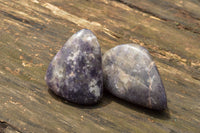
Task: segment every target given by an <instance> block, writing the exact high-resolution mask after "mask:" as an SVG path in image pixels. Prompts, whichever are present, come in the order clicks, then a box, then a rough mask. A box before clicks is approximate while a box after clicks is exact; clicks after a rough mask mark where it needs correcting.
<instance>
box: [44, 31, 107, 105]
mask: <svg viewBox="0 0 200 133" xmlns="http://www.w3.org/2000/svg"><path fill="white" fill-rule="evenodd" d="M102 77H103V74H102V59H101V50H100V46H99V43H98V41H97V38H96V36H95V35H94V34H93V33H92V32H91V31H90V30H87V29H83V30H80V31H79V32H77V33H76V34H74V35H73V36H72V37H71V38H70V39H69V40H68V41H67V42H66V43H65V44H64V46H63V48H62V49H61V50H60V51H59V52H58V53H57V54H56V56H55V57H54V58H53V60H52V61H51V63H50V65H49V67H48V70H47V74H46V82H47V85H48V87H49V88H50V89H51V90H52V91H53V92H54V93H56V94H57V95H59V96H61V97H63V98H64V99H66V100H68V101H70V102H73V103H77V104H95V103H97V102H98V101H99V100H100V98H101V97H102V93H103V90H102V85H103V79H102Z"/></svg>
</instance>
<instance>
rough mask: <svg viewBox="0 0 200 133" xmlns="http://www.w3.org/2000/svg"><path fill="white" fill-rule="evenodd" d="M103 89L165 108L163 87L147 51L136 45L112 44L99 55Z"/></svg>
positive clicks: (129, 99)
mask: <svg viewBox="0 0 200 133" xmlns="http://www.w3.org/2000/svg"><path fill="white" fill-rule="evenodd" d="M103 76H104V84H105V87H106V88H105V89H107V90H108V91H109V92H111V93H112V94H113V95H115V96H117V97H119V98H121V99H124V100H126V101H129V102H131V103H134V104H138V105H141V106H144V107H147V108H151V109H156V110H164V109H166V108H167V99H166V94H165V89H164V86H163V83H162V80H161V78H160V75H159V72H158V69H157V67H156V65H155V63H154V62H153V60H152V58H151V56H150V54H149V52H148V51H147V50H146V49H145V48H143V47H141V46H139V45H136V44H125V45H119V46H116V47H114V48H112V49H110V50H109V51H107V52H106V53H105V54H104V56H103Z"/></svg>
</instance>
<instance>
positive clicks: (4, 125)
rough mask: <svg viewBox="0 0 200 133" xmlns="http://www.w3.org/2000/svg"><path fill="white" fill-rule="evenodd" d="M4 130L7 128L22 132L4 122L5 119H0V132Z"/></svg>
mask: <svg viewBox="0 0 200 133" xmlns="http://www.w3.org/2000/svg"><path fill="white" fill-rule="evenodd" d="M5 130H9V131H15V132H18V133H22V132H21V131H20V130H19V129H17V128H16V127H14V126H13V125H11V124H9V123H7V122H5V121H0V132H1V133H4V132H5Z"/></svg>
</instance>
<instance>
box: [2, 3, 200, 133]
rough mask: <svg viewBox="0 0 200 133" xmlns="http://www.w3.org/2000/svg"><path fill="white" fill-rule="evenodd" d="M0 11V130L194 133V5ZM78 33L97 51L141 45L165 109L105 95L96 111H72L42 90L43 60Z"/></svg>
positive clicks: (199, 47)
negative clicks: (88, 33) (87, 35)
mask: <svg viewBox="0 0 200 133" xmlns="http://www.w3.org/2000/svg"><path fill="white" fill-rule="evenodd" d="M0 7H1V8H0V17H1V21H0V53H1V54H0V111H1V113H0V131H6V132H9V131H16V132H148V133H149V132H152V133H153V132H198V131H199V130H200V125H199V124H200V99H199V95H200V60H199V59H200V34H199V32H200V26H199V24H200V19H199V18H200V12H199V9H200V4H199V1H197V0H187V1H186V0H183V1H179V0H178V1H171V0H164V1H158V0H157V1H154V0H153V1H147V0H141V1H139V0H138V1H132V0H120V1H118V0H117V1H109V0H93V1H88V0H81V1H80V0H74V1H70V0H46V1H42V0H30V1H27V0H19V1H15V0H10V1H7V0H0ZM82 28H89V29H91V30H92V31H93V32H94V33H95V34H96V36H97V38H98V39H99V43H100V45H101V47H102V51H103V53H104V52H105V51H106V50H108V49H110V48H112V47H114V46H116V45H119V44H122V43H130V42H136V43H139V44H140V45H142V46H144V47H146V48H147V49H148V50H149V51H150V53H151V54H152V56H153V58H154V60H155V61H156V64H157V66H158V69H159V71H160V73H161V77H162V79H163V82H164V85H165V88H166V93H167V99H168V107H169V110H168V111H165V112H156V111H151V110H148V109H145V108H141V107H138V106H136V105H132V104H129V103H127V102H125V101H122V100H120V99H117V98H115V97H113V96H111V95H110V94H105V96H104V98H103V100H102V102H101V103H100V104H98V105H96V106H89V107H87V106H78V105H74V104H70V103H67V102H66V101H63V100H61V99H59V98H58V97H56V96H55V95H53V94H52V93H51V92H49V91H48V89H47V86H46V83H45V81H44V75H45V73H46V69H47V66H48V64H49V62H50V61H51V59H52V58H53V56H54V55H55V54H56V52H57V51H58V50H59V49H60V48H61V47H62V45H63V44H64V43H65V41H66V40H67V39H68V38H69V37H70V36H71V35H72V34H73V33H75V32H76V31H78V30H80V29H82Z"/></svg>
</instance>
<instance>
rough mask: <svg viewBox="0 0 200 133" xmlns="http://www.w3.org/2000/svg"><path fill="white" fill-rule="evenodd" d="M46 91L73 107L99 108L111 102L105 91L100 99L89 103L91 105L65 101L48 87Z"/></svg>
mask: <svg viewBox="0 0 200 133" xmlns="http://www.w3.org/2000/svg"><path fill="white" fill-rule="evenodd" d="M48 93H49V94H50V95H51V96H52V97H53V98H54V99H55V100H57V101H60V102H62V103H64V104H67V105H70V106H74V107H77V108H80V109H96V108H101V107H104V106H106V105H108V104H109V103H110V102H112V101H111V100H109V99H108V98H107V95H108V94H107V93H106V94H103V97H102V99H101V100H100V101H99V102H98V103H96V104H91V105H79V104H75V103H72V102H70V101H67V100H66V99H64V98H62V97H60V96H57V95H56V94H55V93H54V92H53V91H52V90H50V89H48Z"/></svg>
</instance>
